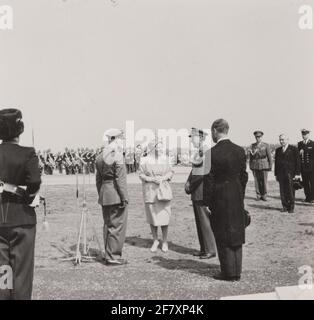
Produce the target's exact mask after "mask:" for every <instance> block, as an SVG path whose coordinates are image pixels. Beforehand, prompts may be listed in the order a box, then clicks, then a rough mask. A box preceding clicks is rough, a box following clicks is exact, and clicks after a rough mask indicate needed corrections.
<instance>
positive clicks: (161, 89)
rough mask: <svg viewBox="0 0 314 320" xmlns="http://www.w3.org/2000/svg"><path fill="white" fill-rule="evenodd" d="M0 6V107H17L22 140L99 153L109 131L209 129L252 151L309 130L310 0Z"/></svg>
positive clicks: (312, 79)
mask: <svg viewBox="0 0 314 320" xmlns="http://www.w3.org/2000/svg"><path fill="white" fill-rule="evenodd" d="M115 1H116V3H117V4H116V5H114V4H113V2H112V1H110V0H91V1H86V0H27V1H21V0H0V5H1V4H9V5H11V6H12V7H13V10H14V29H13V30H12V31H0V106H1V107H19V108H20V109H22V110H23V112H24V118H25V122H26V126H27V130H26V131H25V134H24V137H23V140H22V142H23V143H25V144H31V127H33V128H34V131H35V138H36V147H38V148H48V147H50V148H52V149H60V148H63V147H64V146H67V145H69V146H73V147H76V146H91V147H94V146H98V145H100V144H101V141H102V134H103V132H104V131H105V130H106V129H108V128H110V127H119V128H124V125H125V121H126V120H134V121H135V125H136V128H142V127H148V128H165V129H168V128H175V129H179V128H190V127H191V126H196V127H201V128H208V127H210V125H211V123H212V122H213V121H214V120H215V119H216V118H219V117H223V118H226V119H227V120H228V121H229V122H230V126H231V132H230V136H231V138H232V140H234V141H235V142H237V143H239V144H241V145H246V144H248V143H250V142H251V141H252V140H254V139H253V135H252V132H253V131H254V130H255V129H262V130H263V131H265V139H264V140H265V141H268V142H277V139H278V134H279V133H282V132H286V133H287V134H288V136H290V139H291V141H292V142H296V141H297V140H299V139H300V131H299V130H300V129H301V128H303V127H306V128H309V129H312V130H313V131H314V124H313V115H314V111H313V105H314V90H313V89H314V30H307V31H304V30H303V31H302V30H300V29H299V27H298V20H299V17H300V15H299V13H298V10H299V7H300V5H302V4H309V5H312V7H313V8H314V0H307V1H301V0H276V1H274V0H237V1H235V0H212V1H211V0H115ZM313 137H314V133H313Z"/></svg>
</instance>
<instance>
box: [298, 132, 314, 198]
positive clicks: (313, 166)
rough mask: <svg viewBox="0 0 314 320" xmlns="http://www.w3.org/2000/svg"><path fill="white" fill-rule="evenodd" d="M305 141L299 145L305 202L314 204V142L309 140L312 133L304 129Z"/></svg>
mask: <svg viewBox="0 0 314 320" xmlns="http://www.w3.org/2000/svg"><path fill="white" fill-rule="evenodd" d="M301 133H302V138H303V141H300V142H299V143H298V149H299V152H300V158H301V175H302V180H303V186H304V193H305V202H310V203H314V141H312V140H310V139H309V135H310V131H309V130H307V129H302V130H301Z"/></svg>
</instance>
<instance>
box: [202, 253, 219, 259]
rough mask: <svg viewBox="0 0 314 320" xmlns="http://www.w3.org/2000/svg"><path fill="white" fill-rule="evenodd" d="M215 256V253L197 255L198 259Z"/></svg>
mask: <svg viewBox="0 0 314 320" xmlns="http://www.w3.org/2000/svg"><path fill="white" fill-rule="evenodd" d="M215 257H216V254H215V253H204V254H202V255H200V256H199V258H200V259H211V258H215Z"/></svg>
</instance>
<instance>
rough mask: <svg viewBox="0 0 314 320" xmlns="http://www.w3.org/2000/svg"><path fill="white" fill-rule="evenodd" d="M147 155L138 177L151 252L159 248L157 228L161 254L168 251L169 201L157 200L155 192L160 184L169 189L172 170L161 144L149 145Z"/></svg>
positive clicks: (142, 159) (142, 160) (143, 159)
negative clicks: (150, 236) (148, 228)
mask: <svg viewBox="0 0 314 320" xmlns="http://www.w3.org/2000/svg"><path fill="white" fill-rule="evenodd" d="M148 150H149V151H148V154H147V156H146V157H142V158H141V162H140V168H139V177H140V179H141V180H142V183H143V197H144V203H145V212H146V221H147V223H149V224H150V227H151V232H152V235H153V240H154V242H153V246H152V247H151V251H152V252H156V251H157V249H158V246H159V240H158V227H161V231H162V248H161V250H162V251H163V252H167V251H168V243H167V237H168V225H169V222H170V216H171V206H170V203H171V200H168V201H165V200H162V201H161V200H159V199H158V198H157V192H158V189H159V186H160V184H161V183H166V184H168V186H167V187H168V190H169V189H170V188H171V187H170V184H169V182H170V181H171V179H172V177H173V174H174V172H173V170H172V167H171V164H170V161H169V157H167V156H166V155H165V153H164V150H163V145H162V142H157V143H150V144H149V146H148ZM170 191H171V189H170Z"/></svg>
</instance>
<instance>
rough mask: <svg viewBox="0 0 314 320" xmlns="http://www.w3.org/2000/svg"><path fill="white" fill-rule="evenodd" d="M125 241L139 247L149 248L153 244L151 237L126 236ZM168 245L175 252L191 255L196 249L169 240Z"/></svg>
mask: <svg viewBox="0 0 314 320" xmlns="http://www.w3.org/2000/svg"><path fill="white" fill-rule="evenodd" d="M125 243H127V244H129V245H131V246H136V247H139V248H150V247H151V246H152V245H153V240H152V239H142V238H139V237H128V238H126V240H125ZM168 245H169V250H171V251H175V252H177V253H181V254H190V255H192V254H193V253H195V252H196V250H194V249H191V248H186V247H183V246H180V245H177V244H175V243H173V242H171V241H170V242H168Z"/></svg>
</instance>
